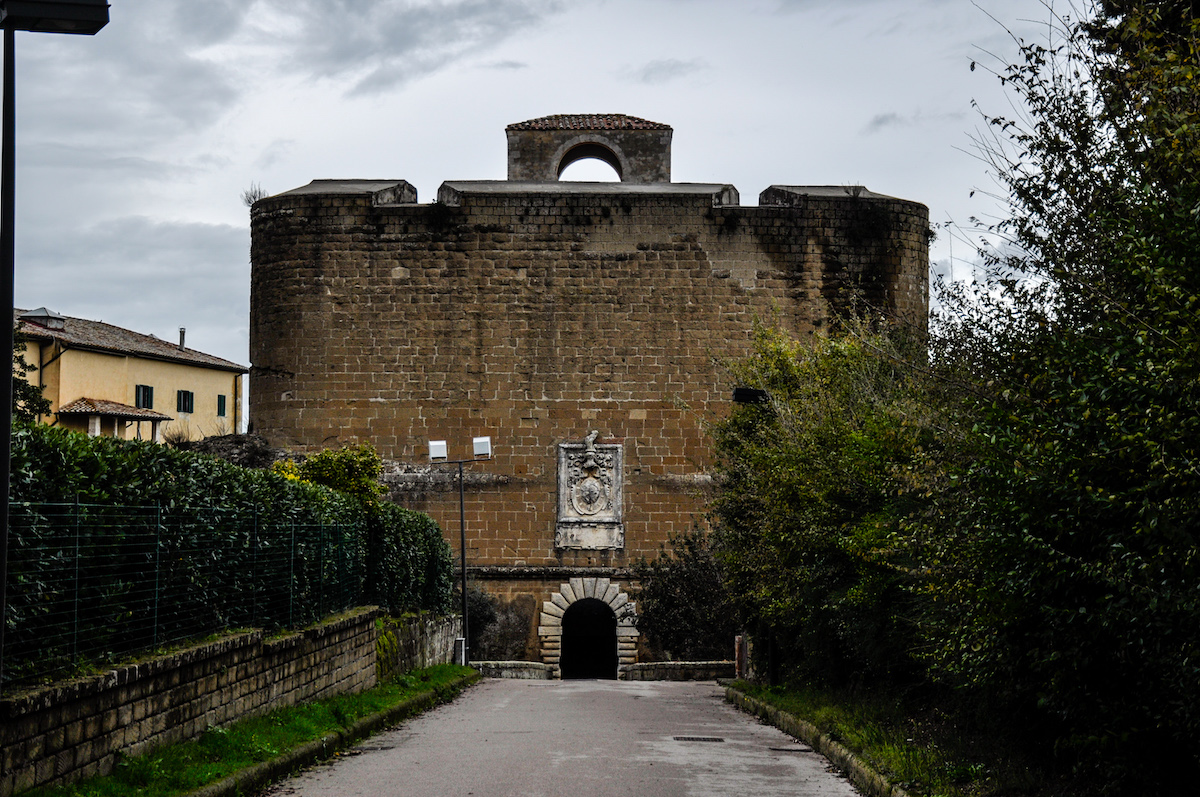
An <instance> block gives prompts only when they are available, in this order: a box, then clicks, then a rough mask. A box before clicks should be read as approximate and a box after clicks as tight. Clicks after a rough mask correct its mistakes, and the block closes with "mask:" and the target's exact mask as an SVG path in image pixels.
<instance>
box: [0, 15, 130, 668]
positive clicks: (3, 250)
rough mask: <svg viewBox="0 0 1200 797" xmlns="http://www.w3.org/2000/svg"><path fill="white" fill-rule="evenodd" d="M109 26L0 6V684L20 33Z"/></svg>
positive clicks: (100, 20)
mask: <svg viewBox="0 0 1200 797" xmlns="http://www.w3.org/2000/svg"><path fill="white" fill-rule="evenodd" d="M107 24H108V3H107V2H106V0H0V25H2V26H3V27H4V96H3V100H2V104H3V110H2V111H0V117H2V118H0V136H3V141H2V142H0V258H2V259H3V261H4V274H3V275H2V276H0V297H2V298H0V304H2V305H3V306H4V307H6V308H8V318H7V319H6V320H5V321H4V323H3V325H0V326H3V328H4V331H3V332H2V333H0V346H3V349H0V351H3V352H4V354H3V356H4V357H5V359H7V360H8V380H7V381H5V383H4V387H3V388H0V401H3V406H0V413H2V414H3V416H4V417H3V419H0V462H3V465H2V466H0V497H2V498H3V500H2V501H0V505H2V506H0V684H3V682H4V627H5V626H6V625H7V622H6V620H7V616H8V498H9V490H8V480H9V473H10V470H11V461H10V458H11V455H12V411H13V394H12V380H13V371H12V350H13V317H12V316H13V314H12V311H13V304H14V300H13V290H14V289H13V275H14V273H15V271H16V240H17V237H16V226H17V225H16V218H17V209H16V200H17V180H16V177H17V175H16V166H17V142H16V129H17V97H16V58H15V54H14V41H15V39H16V35H15V34H16V32H17V31H19V30H27V31H33V32H36V33H74V34H79V35H83V36H92V35H94V34H96V33H97V32H98V31H99V30H100V29H101V28H103V27H104V26H105V25H107Z"/></svg>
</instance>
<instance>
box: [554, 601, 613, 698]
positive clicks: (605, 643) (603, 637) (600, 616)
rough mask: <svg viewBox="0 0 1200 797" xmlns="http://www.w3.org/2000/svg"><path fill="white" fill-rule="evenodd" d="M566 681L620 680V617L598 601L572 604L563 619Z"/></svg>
mask: <svg viewBox="0 0 1200 797" xmlns="http://www.w3.org/2000/svg"><path fill="white" fill-rule="evenodd" d="M559 667H560V668H561V669H562V677H563V678H564V679H565V678H610V679H616V677H617V615H616V614H615V613H614V612H613V610H612V609H611V608H609V606H608V604H607V603H605V602H604V601H601V600H596V599H595V598H584V599H583V600H580V601H576V602H575V603H572V604H571V606H570V607H569V608H568V609H567V611H566V612H565V613H564V614H563V619H562V658H561V659H560V660H559Z"/></svg>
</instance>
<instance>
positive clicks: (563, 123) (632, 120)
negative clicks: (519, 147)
mask: <svg viewBox="0 0 1200 797" xmlns="http://www.w3.org/2000/svg"><path fill="white" fill-rule="evenodd" d="M505 129H506V130H670V129H671V126H670V125H664V124H662V123H661V122H651V121H650V120H649V119H639V118H638V117H636V116H626V115H625V114H623V113H588V114H555V115H554V116H542V117H539V118H537V119H530V120H528V121H525V122H514V123H513V124H511V125H509V126H508V127H507V128H505Z"/></svg>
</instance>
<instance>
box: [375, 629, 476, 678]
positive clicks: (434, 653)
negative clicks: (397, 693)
mask: <svg viewBox="0 0 1200 797" xmlns="http://www.w3.org/2000/svg"><path fill="white" fill-rule="evenodd" d="M461 636H462V616H461V615H449V616H444V617H443V616H439V615H435V614H430V613H428V612H421V613H420V614H414V615H409V616H406V617H398V618H392V619H388V620H386V621H385V625H384V632H383V635H382V636H381V637H380V639H379V644H378V645H377V653H378V662H379V665H378V670H379V677H380V678H381V679H387V678H389V677H391V676H392V675H393V674H396V673H403V672H408V671H409V670H416V669H420V668H423V667H433V666H435V665H437V664H450V663H452V660H453V658H454V640H456V639H458V638H459V637H461Z"/></svg>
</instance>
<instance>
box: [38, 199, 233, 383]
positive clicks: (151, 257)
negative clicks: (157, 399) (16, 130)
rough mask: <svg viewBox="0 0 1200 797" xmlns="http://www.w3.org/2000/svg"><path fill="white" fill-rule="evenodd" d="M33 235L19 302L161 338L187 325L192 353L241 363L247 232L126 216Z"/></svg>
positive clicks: (218, 225)
mask: <svg viewBox="0 0 1200 797" xmlns="http://www.w3.org/2000/svg"><path fill="white" fill-rule="evenodd" d="M29 232H30V233H31V235H29V236H27V237H24V238H22V239H21V240H23V241H26V242H27V243H26V245H25V246H22V247H20V248H19V251H18V266H17V304H18V306H24V307H37V306H42V305H45V306H46V307H49V308H51V309H53V310H56V311H58V312H62V313H65V314H67V315H74V316H79V317H83V318H93V319H96V320H103V321H107V322H109V323H113V324H117V325H119V326H125V327H129V328H132V329H135V330H136V331H138V332H143V333H146V334H155V335H158V336H159V337H164V336H168V337H169V336H171V335H173V334H175V333H177V331H178V328H179V327H181V326H183V327H187V328H188V330H189V331H188V340H189V342H190V343H191V344H192V345H194V346H195V347H196V348H200V349H202V350H205V351H208V352H209V353H211V354H216V355H218V356H221V357H226V358H228V359H232V360H237V361H243V360H245V358H246V353H245V349H246V343H245V330H246V327H247V318H248V314H249V265H248V262H249V244H250V241H249V231H248V230H246V229H245V228H239V227H235V226H232V225H222V224H199V223H187V222H182V223H181V222H167V221H157V220H154V219H150V218H145V217H141V216H130V217H124V218H119V219H114V220H111V221H107V222H105V223H104V224H102V225H96V226H92V227H89V228H87V229H64V230H60V231H59V233H58V234H57V235H50V234H48V232H47V231H44V230H30V231H29ZM194 332H196V333H198V334H193V333H194ZM205 341H208V342H207V343H205Z"/></svg>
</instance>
